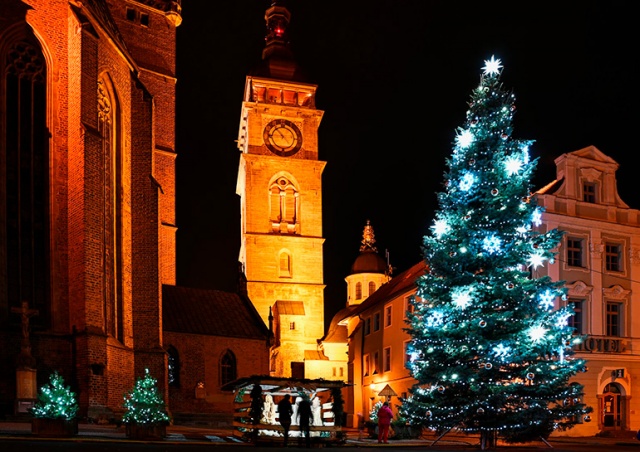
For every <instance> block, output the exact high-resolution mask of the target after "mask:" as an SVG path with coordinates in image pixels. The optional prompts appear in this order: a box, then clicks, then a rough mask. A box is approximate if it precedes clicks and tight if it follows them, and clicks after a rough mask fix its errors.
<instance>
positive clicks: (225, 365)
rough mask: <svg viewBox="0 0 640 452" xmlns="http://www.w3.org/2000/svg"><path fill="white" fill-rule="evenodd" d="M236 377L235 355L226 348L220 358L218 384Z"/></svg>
mask: <svg viewBox="0 0 640 452" xmlns="http://www.w3.org/2000/svg"><path fill="white" fill-rule="evenodd" d="M236 378H237V366H236V355H234V354H233V352H232V351H231V350H227V351H226V352H225V353H224V354H223V355H222V358H221V359H220V385H221V386H223V385H225V384H227V383H229V382H231V381H233V380H235V379H236Z"/></svg>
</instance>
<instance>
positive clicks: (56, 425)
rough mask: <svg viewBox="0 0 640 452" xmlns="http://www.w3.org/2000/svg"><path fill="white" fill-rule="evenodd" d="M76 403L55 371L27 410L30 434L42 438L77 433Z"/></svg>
mask: <svg viewBox="0 0 640 452" xmlns="http://www.w3.org/2000/svg"><path fill="white" fill-rule="evenodd" d="M78 408H79V407H78V402H77V400H76V395H75V393H73V392H72V391H71V388H69V387H68V386H65V384H64V378H62V375H60V374H59V373H58V372H57V371H55V372H53V373H52V374H51V375H50V377H49V383H48V384H45V385H43V386H42V387H41V388H40V392H39V394H38V400H37V401H36V403H35V404H34V405H33V407H31V408H30V409H29V413H30V414H31V415H33V417H34V419H33V422H32V432H33V433H36V434H38V435H43V436H72V435H74V434H75V433H77V428H78V424H77V419H76V416H77V414H78Z"/></svg>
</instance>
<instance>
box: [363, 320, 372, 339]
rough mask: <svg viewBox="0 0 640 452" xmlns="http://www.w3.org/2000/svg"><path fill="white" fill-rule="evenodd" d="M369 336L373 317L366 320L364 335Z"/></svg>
mask: <svg viewBox="0 0 640 452" xmlns="http://www.w3.org/2000/svg"><path fill="white" fill-rule="evenodd" d="M369 334H371V317H367V318H366V319H364V335H365V336H368V335H369Z"/></svg>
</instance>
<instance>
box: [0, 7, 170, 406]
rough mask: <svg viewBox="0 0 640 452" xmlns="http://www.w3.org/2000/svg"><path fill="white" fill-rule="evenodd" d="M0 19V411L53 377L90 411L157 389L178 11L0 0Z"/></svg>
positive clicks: (162, 357)
mask: <svg viewBox="0 0 640 452" xmlns="http://www.w3.org/2000/svg"><path fill="white" fill-rule="evenodd" d="M0 17H2V21H0V83H1V85H0V187H2V190H1V191H0V193H2V196H0V211H1V212H2V215H1V216H0V288H1V289H0V343H1V344H2V347H0V349H1V350H2V351H1V352H0V355H1V357H2V362H4V363H14V362H15V363H16V366H13V365H9V366H4V367H3V369H2V371H0V405H1V406H2V411H3V412H13V411H14V410H18V411H19V412H23V411H25V410H26V408H27V407H28V404H29V399H31V398H32V397H33V392H34V390H35V389H36V388H35V386H36V385H35V384H33V385H32V384H31V383H33V382H34V381H32V380H30V375H32V373H30V370H34V369H37V384H38V386H39V385H40V383H41V382H43V381H46V380H47V379H48V376H49V373H50V371H52V370H54V369H59V370H61V371H63V375H65V379H66V381H68V382H69V383H70V384H72V385H73V387H74V388H78V396H79V401H80V404H81V407H82V413H83V415H87V414H88V415H98V414H99V412H100V411H102V410H105V409H107V408H112V409H115V408H117V407H120V406H121V405H122V397H123V394H124V393H125V391H126V390H127V389H128V388H129V387H131V386H132V385H133V383H134V380H135V377H136V376H140V375H143V374H144V369H145V368H148V369H149V370H150V372H151V373H152V375H153V376H154V377H156V378H158V380H159V381H160V382H166V369H167V360H166V353H165V351H164V350H163V348H162V324H161V294H160V292H161V285H162V284H163V283H168V284H173V283H175V233H176V227H175V196H174V192H175V127H174V121H175V119H174V118H175V42H176V27H177V26H178V25H179V24H180V22H181V16H180V3H179V2H178V1H157V2H135V1H134V2H126V1H110V2H106V1H100V0H92V1H82V2H74V1H67V0H64V1H63V0H58V1H56V0H27V1H19V0H7V1H3V2H2V5H1V6H0ZM23 303H24V304H23ZM23 307H24V310H23ZM25 311H26V312H27V313H28V314H27V315H26V316H25V314H24V312H25ZM25 317H26V318H25ZM21 324H22V327H23V328H24V327H25V326H26V328H24V330H23V333H22V340H16V338H19V337H20V329H21ZM25 324H26V325H25ZM16 357H18V358H17V359H16ZM16 360H17V362H16ZM16 368H18V370H23V371H25V372H24V373H21V374H18V376H17V375H16ZM162 389H166V387H165V386H163V388H162ZM23 402H24V404H23Z"/></svg>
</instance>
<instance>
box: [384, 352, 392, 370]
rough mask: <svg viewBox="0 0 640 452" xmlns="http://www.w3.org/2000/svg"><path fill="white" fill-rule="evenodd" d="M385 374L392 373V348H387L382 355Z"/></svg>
mask: <svg viewBox="0 0 640 452" xmlns="http://www.w3.org/2000/svg"><path fill="white" fill-rule="evenodd" d="M382 370H383V372H389V371H391V347H385V348H384V350H383V355H382Z"/></svg>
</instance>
